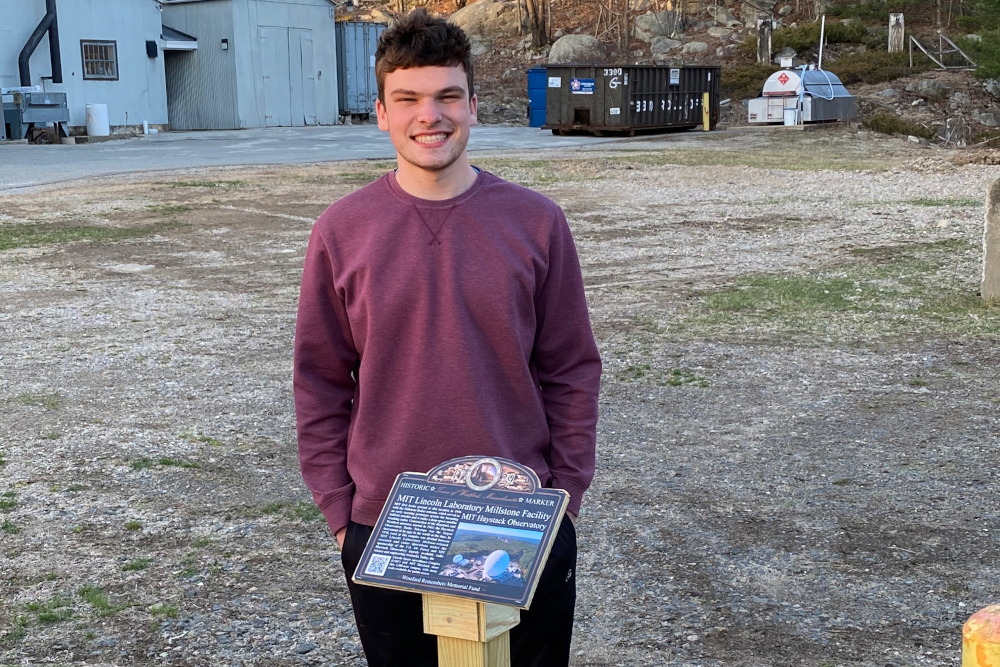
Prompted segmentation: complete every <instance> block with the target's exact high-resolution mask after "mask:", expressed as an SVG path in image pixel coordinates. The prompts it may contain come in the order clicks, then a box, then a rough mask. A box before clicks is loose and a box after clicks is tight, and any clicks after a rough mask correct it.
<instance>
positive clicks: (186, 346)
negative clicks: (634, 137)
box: [0, 132, 1000, 667]
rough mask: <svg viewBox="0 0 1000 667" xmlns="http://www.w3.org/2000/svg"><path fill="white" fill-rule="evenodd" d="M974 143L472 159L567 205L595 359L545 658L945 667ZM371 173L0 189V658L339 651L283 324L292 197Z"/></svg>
mask: <svg viewBox="0 0 1000 667" xmlns="http://www.w3.org/2000/svg"><path fill="white" fill-rule="evenodd" d="M973 158H975V156H973ZM976 161H979V162H982V160H978V159H970V158H969V157H968V155H967V154H962V155H957V154H952V153H948V152H945V151H939V150H936V149H931V148H926V147H919V146H915V145H913V144H907V143H905V142H903V141H900V140H897V139H887V138H884V137H875V136H872V135H869V134H857V135H855V134H838V133H832V132H807V133H803V132H784V133H780V132H779V133H767V134H765V133H746V134H732V135H721V136H714V137H710V138H709V137H705V138H699V137H694V136H693V135H683V136H677V135H673V136H668V137H666V138H663V139H656V138H651V139H648V140H645V141H639V142H631V143H626V144H618V145H615V146H613V147H608V146H603V147H598V148H595V149H594V150H591V151H585V152H578V153H565V152H563V153H557V152H551V153H539V152H532V153H531V154H530V157H525V156H523V155H518V154H512V153H509V154H493V155H489V156H485V157H482V158H479V159H477V160H475V162H476V163H477V164H480V165H482V166H483V167H485V168H487V169H490V170H491V171H494V172H495V173H498V174H499V175H501V176H503V177H506V178H510V179H512V180H515V181H518V182H522V183H524V184H527V185H529V186H532V187H535V188H537V189H539V190H541V191H543V192H545V193H546V194H547V195H549V196H550V197H552V198H553V199H555V200H556V201H557V202H559V203H560V204H561V205H563V207H564V208H565V210H566V211H567V215H568V217H569V219H570V223H571V226H572V227H573V230H574V234H575V235H576V238H577V243H578V246H579V249H580V253H581V258H582V262H583V267H584V274H585V278H586V282H587V286H588V295H589V299H590V304H591V308H592V317H593V321H594V325H595V332H596V335H597V337H598V342H599V344H600V347H601V350H602V353H603V355H604V358H605V377H604V385H603V395H602V399H601V408H602V417H601V422H600V427H599V453H598V456H599V460H598V466H599V467H598V475H597V478H596V480H595V482H594V486H593V487H592V489H591V490H590V492H589V493H588V495H587V498H586V499H585V503H584V512H583V514H582V515H581V517H580V523H579V531H580V544H581V561H580V568H579V569H580V582H581V588H580V591H579V593H580V600H579V606H578V619H577V631H576V634H575V639H574V649H573V652H574V665H578V666H581V667H582V666H584V665H591V666H597V665H602V666H604V665H607V666H618V665H622V666H624V665H628V666H635V667H639V666H646V665H673V666H680V665H684V666H697V667H708V666H714V665H719V666H722V665H725V666H727V667H728V666H739V667H751V666H753V667H756V666H760V667H771V666H774V665H803V666H815V667H821V666H823V667H835V666H847V665H858V666H860V665H865V667H872V666H874V665H879V666H883V665H884V666H889V665H892V666H900V667H901V666H904V665H905V666H916V665H935V666H937V665H941V666H943V665H955V664H957V662H958V659H959V652H960V646H961V625H962V623H963V622H964V621H965V619H966V618H967V617H968V616H969V615H970V614H971V613H972V612H974V611H975V610H977V609H979V608H981V607H983V606H985V605H987V604H990V603H994V602H997V598H998V596H1000V565H998V563H1000V523H998V507H1000V502H998V501H1000V494H998V485H997V478H996V474H995V471H996V468H997V451H998V446H1000V397H998V394H997V380H996V378H997V370H996V369H997V367H998V366H1000V345H998V343H1000V309H996V308H993V309H988V308H984V307H983V306H982V305H981V303H980V301H979V299H978V297H977V295H976V291H977V289H978V285H979V277H980V270H981V267H980V261H981V243H982V211H983V203H982V200H983V197H984V195H985V192H986V188H987V187H988V185H989V184H990V183H991V182H992V180H994V179H996V178H998V177H1000V168H998V167H995V166H982V165H979V166H977V165H976V164H964V165H959V164H957V163H958V162H976ZM986 161H987V162H988V161H989V160H986ZM389 166H390V165H389V163H384V162H383V163H372V162H358V163H336V164H324V165H305V166H282V167H247V168H241V169H225V170H187V171H182V172H171V173H160V174H144V175H142V176H137V177H130V178H114V179H111V178H102V179H92V180H89V181H77V182H73V183H70V184H63V185H60V186H51V187H48V188H47V189H44V190H38V191H34V192H31V193H26V194H18V195H8V196H2V197H0V295H2V296H0V416H2V425H3V426H2V428H0V459H2V460H3V463H2V464H0V494H2V495H0V551H2V554H3V558H4V560H3V567H2V568H0V569H2V574H0V577H2V579H0V663H2V664H8V665H34V664H58V665H69V664H74V665H83V664H88V665H154V664H155V665H163V664H176V665H212V666H216V665H226V666H229V665H364V664H365V661H364V660H363V658H362V656H361V652H360V644H359V641H358V638H357V635H356V632H355V628H354V625H353V619H352V617H351V614H350V608H349V605H348V604H347V602H346V587H345V585H344V583H343V576H342V570H341V567H340V563H339V554H338V552H337V548H336V543H335V542H334V541H333V540H332V539H331V538H330V536H329V535H328V533H327V531H326V528H325V524H324V523H323V522H322V520H321V518H320V516H319V514H318V512H316V511H315V509H314V508H313V507H312V505H311V502H310V500H309V496H308V494H307V493H306V491H305V489H304V487H303V485H302V482H301V479H300V477H299V473H298V464H297V459H296V455H295V437H294V418H293V410H292V401H291V349H292V334H293V329H294V318H295V306H296V300H297V293H298V281H299V277H300V270H301V263H302V257H303V254H304V250H305V246H306V242H307V239H308V233H309V229H310V226H311V222H312V220H313V219H314V218H315V217H316V216H317V215H318V214H319V213H320V212H321V211H322V210H323V209H324V208H325V207H326V206H327V205H328V204H329V203H330V202H332V201H334V200H336V199H337V198H339V197H341V196H343V195H345V194H347V193H349V192H351V191H352V190H354V189H355V188H357V187H359V186H360V185H361V184H363V183H366V182H368V181H369V180H371V179H372V178H374V177H376V176H377V175H379V174H380V173H382V172H383V171H384V170H385V169H387V168H389Z"/></svg>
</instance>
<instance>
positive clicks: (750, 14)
mask: <svg viewBox="0 0 1000 667" xmlns="http://www.w3.org/2000/svg"><path fill="white" fill-rule="evenodd" d="M775 4H777V3H775V2H774V0H760V1H759V2H755V3H752V4H751V3H749V2H744V3H743V4H742V5H741V6H740V20H741V21H743V23H744V24H745V25H746V27H748V28H754V29H756V28H757V19H758V18H762V19H766V18H771V17H772V16H774V5H775Z"/></svg>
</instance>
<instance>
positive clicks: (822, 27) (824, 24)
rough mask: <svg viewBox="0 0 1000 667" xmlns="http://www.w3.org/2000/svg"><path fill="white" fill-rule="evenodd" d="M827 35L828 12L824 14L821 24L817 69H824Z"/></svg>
mask: <svg viewBox="0 0 1000 667" xmlns="http://www.w3.org/2000/svg"><path fill="white" fill-rule="evenodd" d="M825 36H826V14H823V22H822V23H820V25H819V64H818V65H817V66H816V69H823V38H824V37H825Z"/></svg>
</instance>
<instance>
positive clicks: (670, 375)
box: [618, 364, 708, 388]
mask: <svg viewBox="0 0 1000 667" xmlns="http://www.w3.org/2000/svg"><path fill="white" fill-rule="evenodd" d="M618 379H619V380H622V381H625V382H636V381H648V382H652V383H653V384H656V385H659V386H661V387H682V386H685V385H691V386H695V387H703V388H704V387H707V386H708V380H706V379H705V378H703V377H701V376H699V375H697V374H696V373H695V372H694V371H692V370H689V369H687V368H674V369H672V370H670V371H668V372H666V373H664V372H663V371H658V370H653V368H652V366H651V365H650V364H636V365H633V366H629V367H627V368H626V369H625V370H624V371H623V372H621V373H619V375H618Z"/></svg>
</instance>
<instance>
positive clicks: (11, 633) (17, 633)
mask: <svg viewBox="0 0 1000 667" xmlns="http://www.w3.org/2000/svg"><path fill="white" fill-rule="evenodd" d="M27 636H28V632H27V630H25V629H24V628H14V629H13V630H8V631H7V632H5V633H3V634H2V635H0V646H11V645H12V644H16V643H17V642H19V641H21V640H22V639H24V638H25V637H27Z"/></svg>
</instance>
